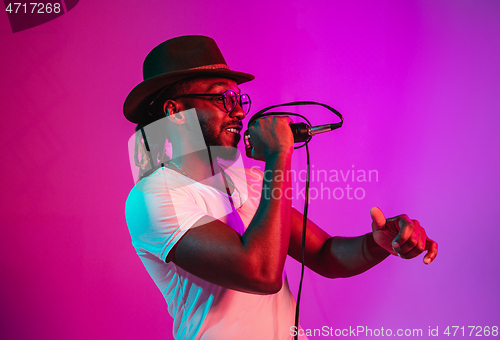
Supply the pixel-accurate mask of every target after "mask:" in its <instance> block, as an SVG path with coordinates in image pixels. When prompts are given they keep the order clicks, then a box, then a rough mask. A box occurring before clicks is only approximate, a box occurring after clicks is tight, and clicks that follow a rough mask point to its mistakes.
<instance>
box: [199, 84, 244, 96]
mask: <svg viewBox="0 0 500 340" xmlns="http://www.w3.org/2000/svg"><path fill="white" fill-rule="evenodd" d="M217 86H220V87H226V88H229V85H228V84H227V83H224V82H218V83H215V84H212V86H210V87H209V88H208V90H207V91H208V92H209V91H210V90H212V89H213V88H214V87H217ZM237 89H238V94H241V90H240V88H239V87H238V88H237Z"/></svg>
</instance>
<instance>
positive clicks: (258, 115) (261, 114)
mask: <svg viewBox="0 0 500 340" xmlns="http://www.w3.org/2000/svg"><path fill="white" fill-rule="evenodd" d="M301 105H319V106H322V107H324V108H326V109H328V110H329V111H331V112H333V113H334V114H335V115H336V116H337V117H339V118H340V123H336V127H335V128H340V127H341V126H342V124H343V123H344V118H343V117H342V115H341V114H340V112H338V111H337V110H335V109H334V108H333V107H331V106H329V105H326V104H322V103H317V102H313V101H297V102H290V103H285V104H278V105H272V106H268V107H266V108H264V109H262V110H260V111H259V112H257V113H256V114H254V115H253V116H252V117H251V118H250V120H249V121H248V125H250V124H252V123H253V122H255V121H256V120H257V119H259V118H262V117H267V116H284V115H286V116H297V117H300V118H302V119H304V120H305V121H306V122H307V124H308V126H309V127H310V126H311V123H310V122H309V120H308V119H307V118H306V117H304V116H303V115H300V114H298V113H292V112H268V113H265V112H267V111H269V110H272V109H274V108H277V107H281V106H301ZM311 138H312V136H311V135H309V136H308V137H307V138H306V139H305V141H303V144H302V145H300V146H294V149H300V148H302V147H304V146H305V147H306V155H307V172H306V192H305V201H304V213H303V219H302V247H301V256H302V261H301V262H302V265H301V271H300V283H299V290H298V293H297V305H296V307H295V337H294V339H295V340H298V334H299V309H300V296H301V294H302V283H303V280H304V269H305V249H306V231H307V212H308V210H309V185H310V177H311V173H310V169H311V162H310V157H309V146H308V144H309V142H310V141H311Z"/></svg>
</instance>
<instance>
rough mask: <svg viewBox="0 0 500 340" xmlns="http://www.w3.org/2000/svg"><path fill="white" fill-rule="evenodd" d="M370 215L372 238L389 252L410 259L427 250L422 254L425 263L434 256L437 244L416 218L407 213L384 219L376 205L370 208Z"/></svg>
mask: <svg viewBox="0 0 500 340" xmlns="http://www.w3.org/2000/svg"><path fill="white" fill-rule="evenodd" d="M370 215H371V217H372V220H373V222H372V230H373V239H374V240H375V242H376V243H377V244H378V245H379V246H381V247H382V248H384V249H385V250H387V251H388V252H390V253H391V254H393V255H398V256H399V257H402V258H404V259H411V258H414V257H416V256H418V255H420V254H421V253H423V252H424V251H426V250H427V254H426V255H425V256H424V263H425V264H429V263H431V262H432V261H433V260H434V259H435V258H436V255H437V252H438V245H437V243H436V242H434V241H433V240H431V239H430V238H428V237H427V234H426V233H425V230H424V228H422V226H421V225H420V223H418V221H417V220H411V219H410V218H409V217H408V216H407V215H399V216H396V217H392V218H388V219H385V217H384V214H383V213H382V211H381V210H380V209H379V208H377V207H373V208H371V209H370Z"/></svg>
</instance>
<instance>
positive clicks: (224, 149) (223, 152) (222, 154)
mask: <svg viewBox="0 0 500 340" xmlns="http://www.w3.org/2000/svg"><path fill="white" fill-rule="evenodd" d="M210 152H211V153H212V157H214V158H215V157H216V158H220V159H222V160H225V161H234V160H236V159H237V158H238V157H239V154H240V153H239V150H238V149H237V148H236V147H232V146H211V147H210Z"/></svg>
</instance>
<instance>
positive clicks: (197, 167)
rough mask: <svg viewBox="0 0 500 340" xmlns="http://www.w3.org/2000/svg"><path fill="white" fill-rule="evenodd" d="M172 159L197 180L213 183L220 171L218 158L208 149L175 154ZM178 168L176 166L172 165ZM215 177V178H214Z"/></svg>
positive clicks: (173, 167) (174, 168)
mask: <svg viewBox="0 0 500 340" xmlns="http://www.w3.org/2000/svg"><path fill="white" fill-rule="evenodd" d="M173 156H174V157H173V158H172V161H173V162H174V163H175V164H176V165H177V166H178V167H180V168H181V169H182V171H184V172H185V173H186V174H187V175H188V176H189V177H190V178H192V179H193V180H195V181H197V182H201V183H204V184H209V185H213V181H214V179H216V177H220V176H216V175H218V174H219V173H220V167H219V165H218V164H217V159H213V158H212V157H211V155H210V152H209V151H208V149H204V150H201V151H196V152H191V153H188V154H184V155H182V156H177V157H176V155H175V153H174V155H173ZM170 168H172V169H173V170H176V171H177V169H176V167H175V166H171V167H170ZM214 177H215V178H214Z"/></svg>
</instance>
